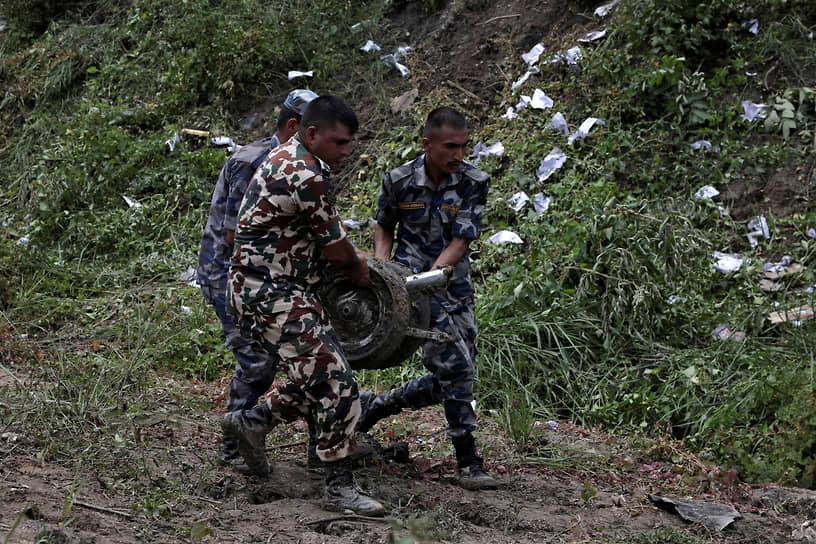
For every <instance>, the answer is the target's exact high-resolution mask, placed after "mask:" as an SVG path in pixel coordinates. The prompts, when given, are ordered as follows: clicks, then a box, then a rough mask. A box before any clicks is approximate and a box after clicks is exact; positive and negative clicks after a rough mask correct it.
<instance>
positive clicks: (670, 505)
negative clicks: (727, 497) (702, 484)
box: [649, 493, 742, 531]
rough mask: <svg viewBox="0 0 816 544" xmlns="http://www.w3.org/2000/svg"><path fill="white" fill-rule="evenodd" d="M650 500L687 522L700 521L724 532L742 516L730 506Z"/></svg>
mask: <svg viewBox="0 0 816 544" xmlns="http://www.w3.org/2000/svg"><path fill="white" fill-rule="evenodd" d="M649 499H650V500H651V501H652V502H653V503H654V504H655V505H656V506H657V507H658V508H662V509H663V510H666V511H668V512H674V513H676V514H678V515H679V516H680V517H681V518H683V519H684V520H686V521H692V522H697V521H699V522H700V523H702V524H703V525H704V526H705V527H707V528H708V529H712V530H714V531H722V530H723V529H725V528H726V527H728V526H729V525H731V523H732V522H733V521H734V520H735V519H739V518H741V517H742V516H741V515H740V513H739V512H737V510H736V509H735V508H734V507H733V506H730V505H728V504H720V503H716V502H705V501H695V500H680V499H673V498H671V497H661V496H659V495H652V494H651V493H650V494H649Z"/></svg>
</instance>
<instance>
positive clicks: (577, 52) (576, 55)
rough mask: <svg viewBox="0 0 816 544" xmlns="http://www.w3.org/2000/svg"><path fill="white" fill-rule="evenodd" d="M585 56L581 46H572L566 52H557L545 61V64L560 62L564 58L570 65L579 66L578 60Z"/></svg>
mask: <svg viewBox="0 0 816 544" xmlns="http://www.w3.org/2000/svg"><path fill="white" fill-rule="evenodd" d="M583 58H584V54H583V53H582V52H581V48H580V47H579V46H577V45H576V46H575V47H570V48H569V49H567V50H566V52H562V53H557V54H555V55H553V56H552V57H550V58H549V59H547V60H545V61H544V64H558V63H559V62H561V61H562V60H564V61H567V64H569V65H570V66H577V65H578V61H580V60H581V59H583Z"/></svg>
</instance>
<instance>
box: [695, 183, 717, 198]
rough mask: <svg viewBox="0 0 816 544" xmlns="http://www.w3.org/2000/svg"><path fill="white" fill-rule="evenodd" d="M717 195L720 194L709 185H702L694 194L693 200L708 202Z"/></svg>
mask: <svg viewBox="0 0 816 544" xmlns="http://www.w3.org/2000/svg"><path fill="white" fill-rule="evenodd" d="M719 194H720V192H719V191H718V190H717V189H715V188H714V187H712V186H711V185H703V186H702V187H700V188H699V189H697V191H696V192H695V193H694V198H702V199H705V200H710V199H712V198H714V197H715V196H717V195H719Z"/></svg>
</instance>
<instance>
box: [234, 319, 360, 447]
mask: <svg viewBox="0 0 816 544" xmlns="http://www.w3.org/2000/svg"><path fill="white" fill-rule="evenodd" d="M240 319H242V320H244V319H246V321H247V322H240V323H239V325H241V329H242V331H244V334H245V335H247V336H250V335H248V334H247V333H250V332H251V342H252V343H253V344H255V345H257V346H258V347H259V348H262V349H264V350H265V351H267V352H268V353H269V355H270V357H271V358H272V359H274V360H277V361H278V362H279V364H280V367H281V369H282V370H283V371H284V372H285V373H286V376H287V378H288V380H287V382H286V383H285V384H283V385H280V386H276V387H273V388H272V390H271V392H270V395H269V397H268V398H267V401H266V402H267V404H268V405H269V408H270V410H271V417H272V421H271V422H270V423H288V422H291V421H295V420H296V419H298V418H301V417H303V418H306V419H307V421H309V420H311V421H312V422H313V426H314V430H315V432H316V435H317V436H316V438H317V440H316V443H317V456H318V457H319V458H320V459H321V460H322V461H324V462H332V461H337V460H340V459H343V458H345V457H347V456H348V455H350V454H351V453H352V452H353V451H354V450H355V448H356V442H355V440H354V428H355V426H356V425H357V420H358V419H360V400H359V393H358V389H357V382H356V381H355V379H354V374H353V372H352V369H351V366H350V365H349V364H348V361H346V358H345V356H344V355H343V352H342V350H341V348H340V343H339V342H338V340H337V336H336V334H335V332H334V329H333V328H332V326H331V325H330V324H329V322H328V319H327V318H326V315H325V313H323V312H318V311H317V310H316V309H315V308H313V307H308V306H305V307H304V306H296V307H295V308H293V309H291V310H289V311H287V312H281V313H272V314H266V315H263V316H257V315H254V316H253V315H246V314H244V315H242V316H241V318H240ZM261 322H262V323H263V326H262V327H259V326H258V325H259V324H260V323H261Z"/></svg>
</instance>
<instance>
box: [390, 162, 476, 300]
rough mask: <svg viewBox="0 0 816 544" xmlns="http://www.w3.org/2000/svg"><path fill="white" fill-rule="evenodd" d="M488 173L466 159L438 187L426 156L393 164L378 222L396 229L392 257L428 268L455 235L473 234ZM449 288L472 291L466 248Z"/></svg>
mask: <svg viewBox="0 0 816 544" xmlns="http://www.w3.org/2000/svg"><path fill="white" fill-rule="evenodd" d="M489 182H490V177H489V176H488V175H487V174H486V173H484V172H482V171H481V170H479V169H478V168H476V167H475V166H473V165H472V164H470V163H467V162H462V166H461V167H460V168H459V171H458V172H456V173H455V174H451V175H449V176H447V178H446V179H445V180H444V181H443V182H442V183H440V184H439V187H434V184H433V182H432V181H431V180H430V179H429V178H428V176H427V174H426V173H425V156H424V155H422V156H421V157H418V158H416V159H414V160H413V161H411V162H408V163H406V164H403V165H402V166H400V167H399V168H396V169H394V170H392V171H391V172H390V173H389V174H387V175H386V176H385V179H383V183H382V186H381V187H380V192H379V196H378V198H377V223H378V224H379V225H380V226H382V227H383V228H384V229H385V230H386V231H389V232H393V231H394V228H395V227H396V226H397V225H399V228H398V229H397V235H396V246H397V249H396V253H395V254H394V260H395V261H397V262H399V263H402V264H404V265H406V266H407V267H408V268H410V269H411V270H413V271H414V272H415V273H416V272H423V271H425V270H429V269H430V268H431V266H433V264H434V262H435V261H436V258H437V257H438V256H439V254H440V253H442V251H443V250H444V249H445V248H446V247H448V245H450V243H451V241H452V240H453V238H454V237H460V238H466V239H468V240H475V239H476V238H478V237H479V235H480V234H481V231H482V215H483V214H484V208H485V204H486V202H487V190H488V185H489ZM448 293H449V294H451V295H453V296H454V298H464V297H471V296H473V286H472V285H471V283H470V259H469V258H468V254H467V252H466V253H465V255H464V257H462V260H461V261H459V263H457V265H456V267H455V268H454V272H453V275H452V276H451V281H450V284H449V286H448Z"/></svg>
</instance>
